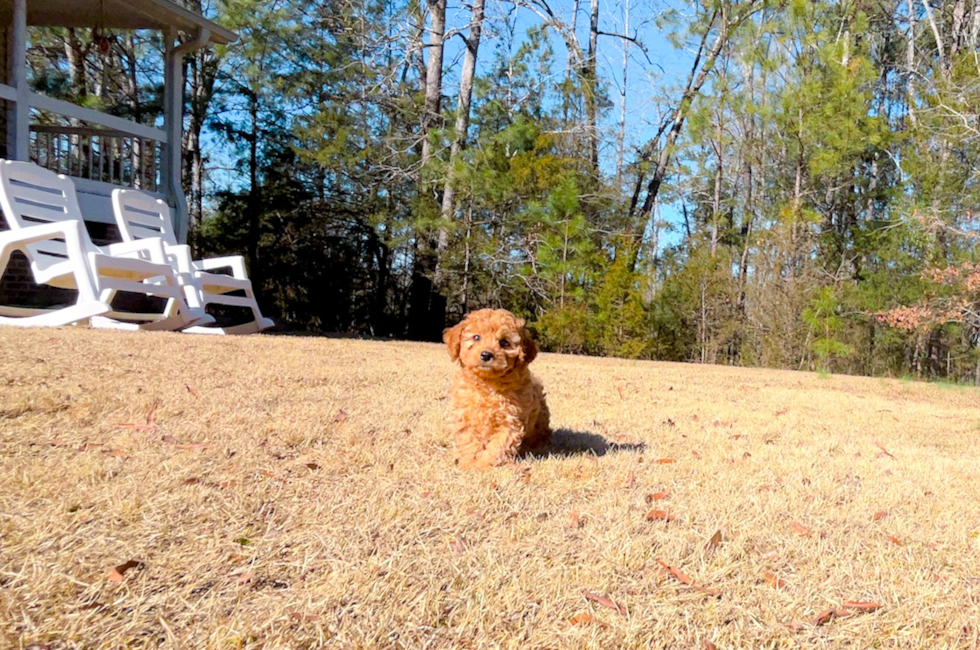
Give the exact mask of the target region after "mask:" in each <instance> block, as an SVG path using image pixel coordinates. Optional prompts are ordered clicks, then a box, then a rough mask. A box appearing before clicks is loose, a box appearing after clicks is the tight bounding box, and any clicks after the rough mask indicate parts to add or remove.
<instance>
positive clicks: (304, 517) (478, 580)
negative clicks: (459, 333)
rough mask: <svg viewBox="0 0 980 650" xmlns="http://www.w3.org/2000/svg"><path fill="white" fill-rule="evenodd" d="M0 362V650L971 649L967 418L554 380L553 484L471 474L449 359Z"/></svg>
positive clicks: (195, 347) (568, 365)
mask: <svg viewBox="0 0 980 650" xmlns="http://www.w3.org/2000/svg"><path fill="white" fill-rule="evenodd" d="M0 349H2V350H3V355H2V359H0V387H2V392H0V645H2V646H3V647H10V648H20V647H26V646H28V645H30V644H39V647H44V644H48V645H49V646H50V647H51V648H52V649H60V648H117V647H166V648H215V649H218V648H221V649H223V648H319V647H324V648H413V649H414V648H433V649H441V648H470V647H473V648H613V647H654V648H660V647H670V648H702V647H712V646H710V645H706V642H709V641H710V642H711V643H714V644H715V646H716V647H717V648H776V647H806V648H845V647H846V648H871V647H882V648H936V649H938V648H970V649H973V648H977V647H978V634H980V624H978V621H980V540H978V531H980V507H978V498H980V479H978V466H980V463H978V460H980V458H978V456H980V453H978V441H980V408H978V407H980V392H978V391H977V390H976V389H968V388H955V387H943V386H935V385H924V384H916V383H910V382H901V381H894V380H879V379H859V378H849V377H823V378H821V377H817V376H814V375H812V374H803V373H791V372H773V371H760V370H737V369H729V368H720V367H703V366H695V365H677V364H663V363H648V362H627V361H620V360H612V359H608V360H602V359H587V358H576V357H567V356H557V355H543V356H542V357H541V358H540V360H539V361H537V362H535V364H534V365H535V367H536V369H537V372H538V374H539V375H541V377H542V378H543V379H544V381H545V384H546V386H547V388H548V391H549V399H550V402H551V409H552V413H553V420H554V423H555V425H556V426H557V427H561V428H563V429H564V431H563V432H562V433H561V435H560V436H559V438H558V441H557V444H556V446H555V448H554V449H553V450H552V451H553V453H552V455H551V456H549V457H545V458H531V459H526V460H523V461H521V462H520V463H518V464H517V465H515V466H510V467H505V468H501V469H498V470H495V471H492V472H489V473H485V474H468V473H462V472H460V471H457V470H456V469H455V468H454V467H453V466H452V464H451V450H450V449H449V446H448V444H447V436H446V434H445V429H444V421H445V419H446V410H447V400H446V394H447V391H448V385H449V377H450V372H451V367H450V364H449V360H448V358H447V357H446V355H445V353H444V351H443V350H442V348H441V347H440V346H436V345H426V344H413V343H394V342H392V343H384V342H365V341H351V340H328V339H313V338H286V337H248V338H233V339H215V338H205V337H193V336H182V335H176V334H147V333H141V334H132V333H118V332H102V331H91V330H84V329H68V330H36V331H26V332H22V331H15V330H0ZM149 414H152V415H150V416H149V417H148V415H149ZM194 443H206V446H204V447H202V446H200V445H197V444H194ZM590 450H591V451H590ZM885 450H887V453H886V451H885ZM662 459H673V460H674V461H675V462H672V463H663V462H658V461H660V460H662ZM659 492H666V493H667V496H666V497H665V498H662V499H659V500H653V499H652V496H653V495H654V494H655V493H659ZM652 509H661V510H664V511H666V512H667V513H669V515H670V516H671V517H672V518H673V520H672V521H670V522H664V521H662V520H659V519H654V520H652V521H650V520H647V517H646V515H647V513H648V512H649V511H650V510H652ZM716 531H721V542H720V543H718V544H717V545H710V544H708V542H709V540H710V539H711V538H712V536H713V535H714V533H715V532H716ZM130 561H134V562H139V563H140V565H139V566H133V563H130V566H129V567H126V565H125V563H127V562H130ZM661 562H662V563H664V564H667V565H669V566H672V567H676V569H678V570H679V571H680V572H683V574H686V575H688V576H690V578H691V579H692V581H694V582H696V583H697V585H698V586H701V587H703V589H702V590H699V589H698V588H697V586H689V585H685V584H683V583H682V582H681V581H679V580H678V579H677V577H676V576H675V575H672V574H671V573H669V572H668V571H667V570H666V569H665V568H664V567H663V566H662V565H661ZM117 566H120V567H122V569H124V570H122V575H112V571H113V569H114V567H117ZM767 574H768V577H767ZM120 578H121V579H120ZM777 583H778V584H781V585H782V586H777ZM709 590H717V592H718V593H719V595H718V596H715V595H713V594H711V593H706V592H707V591H709ZM584 591H588V592H591V593H592V594H595V595H598V596H600V597H604V598H608V599H610V600H609V601H604V602H605V603H606V605H613V604H615V605H618V606H621V607H622V608H625V613H623V611H617V610H616V609H613V608H612V607H609V606H604V605H603V604H602V603H601V602H595V601H593V600H587V599H586V598H585V596H584V595H583V592H584ZM600 600H601V599H600ZM610 601H611V602H610ZM845 601H874V602H876V603H879V604H880V608H879V609H877V610H876V611H859V610H854V609H850V610H848V612H850V613H851V615H850V616H846V617H837V618H833V619H832V620H830V621H829V622H827V623H826V624H823V625H817V624H816V621H817V619H818V617H819V615H820V614H821V612H823V611H824V610H827V609H830V608H840V607H841V605H842V603H844V602H845ZM841 613H847V612H841ZM824 618H826V617H824Z"/></svg>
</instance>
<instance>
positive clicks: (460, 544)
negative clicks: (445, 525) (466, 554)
mask: <svg viewBox="0 0 980 650" xmlns="http://www.w3.org/2000/svg"><path fill="white" fill-rule="evenodd" d="M449 548H450V550H452V552H453V553H462V552H463V551H465V550H466V542H464V541H463V538H462V537H460V536H459V535H457V536H456V537H454V538H452V539H451V540H449Z"/></svg>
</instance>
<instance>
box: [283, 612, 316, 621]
mask: <svg viewBox="0 0 980 650" xmlns="http://www.w3.org/2000/svg"><path fill="white" fill-rule="evenodd" d="M289 618H291V619H293V620H294V621H299V622H300V623H306V622H308V621H318V620H320V617H319V616H317V615H316V614H304V613H302V612H293V613H292V614H290V615H289Z"/></svg>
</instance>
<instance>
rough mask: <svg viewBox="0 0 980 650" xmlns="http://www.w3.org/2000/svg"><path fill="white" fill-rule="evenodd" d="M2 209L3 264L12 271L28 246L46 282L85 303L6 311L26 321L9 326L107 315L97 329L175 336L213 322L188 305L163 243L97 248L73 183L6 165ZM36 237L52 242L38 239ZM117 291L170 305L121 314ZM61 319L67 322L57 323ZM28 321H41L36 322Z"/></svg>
mask: <svg viewBox="0 0 980 650" xmlns="http://www.w3.org/2000/svg"><path fill="white" fill-rule="evenodd" d="M0 207H2V208H3V213H4V216H5V217H6V219H7V224H8V226H9V227H10V229H11V230H10V232H4V233H2V234H3V236H4V239H3V240H0V241H2V242H3V243H4V248H3V250H4V253H3V254H2V255H0V261H3V263H4V265H6V261H7V260H6V259H5V257H7V256H9V250H11V249H12V248H14V247H16V246H17V245H22V247H23V249H24V252H25V253H26V254H27V257H28V258H29V260H30V263H31V271H32V273H33V274H34V280H35V281H36V282H37V283H38V284H48V285H51V286H55V287H60V288H64V289H77V290H78V292H79V298H78V303H77V304H76V305H75V306H74V307H72V308H68V310H73V311H74V312H75V313H73V312H72V311H66V310H59V311H58V312H56V313H54V314H53V313H48V314H32V313H31V312H34V311H39V310H24V309H19V308H9V307H8V308H5V310H4V311H5V312H6V313H7V314H8V315H10V314H14V315H16V312H17V311H19V312H20V313H21V314H23V316H24V317H23V318H22V319H10V318H8V319H7V321H5V323H9V321H10V320H23V323H22V324H23V325H29V324H38V325H41V324H55V323H57V322H58V321H59V320H61V319H62V318H67V317H74V316H79V315H80V314H82V313H87V312H92V311H97V310H102V314H103V315H96V314H92V316H91V319H90V322H91V324H92V326H93V327H107V328H116V329H145V330H173V329H179V328H181V327H185V326H187V325H190V324H191V323H194V322H198V321H200V320H201V318H203V317H204V316H206V315H205V314H204V313H203V312H194V311H192V310H191V309H190V308H189V307H188V306H187V303H186V302H185V301H184V298H183V295H182V293H181V290H180V286H179V285H178V283H177V279H176V277H175V276H174V274H173V272H172V271H171V269H170V266H169V265H168V264H166V258H165V255H164V252H163V243H162V242H161V241H160V240H159V239H157V240H144V241H142V242H133V243H121V244H112V245H109V246H106V247H104V248H100V247H98V246H96V245H95V244H93V243H92V241H91V239H89V236H88V231H86V229H85V224H84V220H83V218H82V214H81V210H80V208H79V206H78V197H77V196H76V194H75V185H74V183H72V181H71V179H69V178H68V177H66V176H63V175H61V174H56V173H54V172H51V171H48V170H46V169H43V168H41V167H38V166H37V165H34V164H32V163H27V162H18V161H11V160H0ZM38 229H46V230H38ZM29 233H36V234H40V233H44V234H46V235H47V236H46V237H44V238H38V237H37V236H34V235H31V234H29ZM21 237H23V239H20V238H21ZM146 258H149V261H148V260H147V259H146ZM117 291H126V292H131V293H136V294H144V295H147V296H153V297H157V298H163V299H166V301H167V303H166V307H165V308H164V309H163V310H162V312H160V313H134V312H124V311H117V310H115V309H113V308H111V307H109V305H110V304H111V302H112V298H113V296H114V295H115V293H116V292H117ZM95 292H98V293H99V297H98V299H97V300H94V299H93V294H94V293H95ZM96 305H98V307H96ZM102 307H109V308H108V309H102ZM12 310H13V311H12ZM56 314H58V315H61V318H55V315H56ZM27 318H34V319H35V320H34V321H31V322H28V321H27ZM10 324H20V323H10Z"/></svg>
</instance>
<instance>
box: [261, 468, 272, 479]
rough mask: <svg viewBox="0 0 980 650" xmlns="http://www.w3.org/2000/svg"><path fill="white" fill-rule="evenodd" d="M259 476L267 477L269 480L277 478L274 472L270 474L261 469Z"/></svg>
mask: <svg viewBox="0 0 980 650" xmlns="http://www.w3.org/2000/svg"><path fill="white" fill-rule="evenodd" d="M259 474H261V475H262V476H266V477H268V478H274V477H275V474H273V473H272V472H270V471H269V470H267V469H260V470H259Z"/></svg>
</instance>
